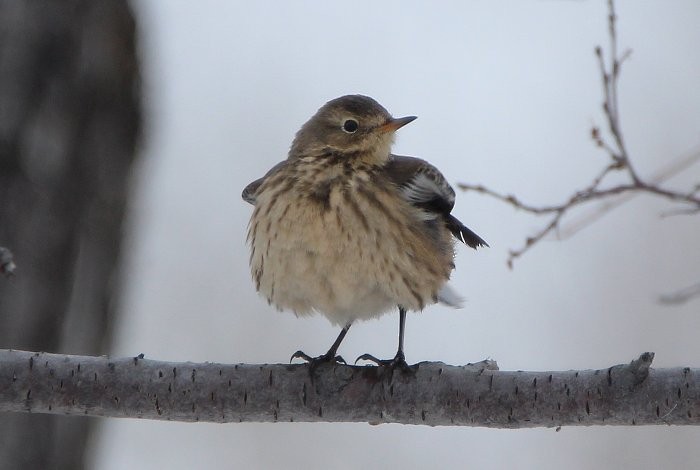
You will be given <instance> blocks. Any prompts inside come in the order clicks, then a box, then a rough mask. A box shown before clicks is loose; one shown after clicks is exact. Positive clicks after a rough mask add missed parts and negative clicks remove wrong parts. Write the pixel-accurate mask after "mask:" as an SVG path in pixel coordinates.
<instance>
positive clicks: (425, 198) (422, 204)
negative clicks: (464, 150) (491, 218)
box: [384, 155, 489, 248]
mask: <svg viewBox="0 0 700 470" xmlns="http://www.w3.org/2000/svg"><path fill="white" fill-rule="evenodd" d="M384 169H385V172H386V175H387V176H388V177H389V179H390V180H391V181H393V182H394V183H395V184H396V185H397V186H398V187H399V189H400V190H401V193H402V195H403V197H404V198H405V199H406V200H407V201H408V202H410V203H411V204H413V205H414V206H416V207H418V208H420V209H422V211H423V214H424V217H425V219H426V220H434V219H436V218H438V217H442V219H443V220H444V221H445V224H446V226H447V228H448V229H449V230H450V231H451V232H452V234H453V235H454V236H455V238H457V239H458V240H460V241H462V242H463V243H465V244H467V245H469V246H470V247H472V248H477V247H479V246H489V245H488V243H486V242H485V241H484V240H483V239H482V238H481V237H479V236H478V235H477V234H476V233H474V232H472V231H471V230H470V229H468V228H467V227H465V226H464V224H462V222H460V221H459V220H457V218H456V217H455V216H453V215H452V214H450V212H452V208H453V207H454V205H455V192H454V189H452V187H451V186H450V185H449V183H448V182H447V180H445V177H444V176H443V175H442V173H440V171H439V170H438V169H437V168H435V167H434V166H433V165H431V164H430V163H428V162H426V161H425V160H421V159H420V158H414V157H402V156H398V155H392V156H391V158H390V160H389V163H387V165H386V166H385V167H384Z"/></svg>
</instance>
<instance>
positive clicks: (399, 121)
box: [378, 116, 418, 133]
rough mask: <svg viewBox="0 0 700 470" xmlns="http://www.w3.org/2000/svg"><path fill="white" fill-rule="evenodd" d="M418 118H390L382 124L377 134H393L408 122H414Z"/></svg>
mask: <svg viewBox="0 0 700 470" xmlns="http://www.w3.org/2000/svg"><path fill="white" fill-rule="evenodd" d="M417 118H418V116H406V117H402V118H391V119H389V120H388V121H387V122H386V124H382V125H381V126H379V127H378V129H379V132H382V133H384V132H394V131H395V130H397V129H399V128H401V127H403V126H405V125H406V124H408V123H409V122H412V121H414V120H416V119H417Z"/></svg>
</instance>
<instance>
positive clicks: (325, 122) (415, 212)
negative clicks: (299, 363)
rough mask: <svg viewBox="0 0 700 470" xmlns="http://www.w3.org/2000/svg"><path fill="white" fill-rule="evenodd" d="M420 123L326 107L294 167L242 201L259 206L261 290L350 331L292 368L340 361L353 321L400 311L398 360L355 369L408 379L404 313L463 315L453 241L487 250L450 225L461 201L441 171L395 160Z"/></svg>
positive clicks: (376, 109) (362, 100) (288, 165)
mask: <svg viewBox="0 0 700 470" xmlns="http://www.w3.org/2000/svg"><path fill="white" fill-rule="evenodd" d="M414 119H416V117H415V116H407V117H403V118H393V117H392V116H391V115H390V114H389V113H388V112H387V110H386V109H384V108H383V107H382V106H381V105H380V104H379V103H377V102H376V101H375V100H373V99H372V98H369V97H367V96H362V95H348V96H342V97H340V98H337V99H334V100H332V101H329V102H328V103H326V104H325V105H324V106H323V107H321V109H319V110H318V112H317V113H316V114H315V115H314V116H313V117H312V118H311V119H309V121H308V122H307V123H306V124H304V125H303V126H302V128H301V129H300V130H299V132H297V134H296V137H295V139H294V141H293V142H292V146H291V149H290V151H289V156H288V158H287V159H286V160H284V161H282V162H280V163H278V164H277V165H275V166H274V167H273V168H272V169H271V170H270V171H268V173H267V174H266V175H265V176H263V177H262V178H260V179H258V180H256V181H254V182H252V183H250V184H249V185H248V186H247V187H246V188H245V189H244V190H243V199H244V200H246V201H247V202H249V203H251V204H253V205H254V206H255V210H254V211H253V215H252V217H251V219H250V224H249V227H248V242H249V243H250V268H251V273H252V276H253V279H254V281H255V288H256V289H257V290H258V292H259V293H260V294H261V295H263V296H264V297H265V298H266V299H267V301H268V303H270V304H272V305H274V306H275V307H277V308H278V309H280V310H282V309H290V310H292V311H293V312H294V313H295V314H296V315H298V316H304V315H312V314H315V313H321V314H322V315H324V316H326V317H327V318H328V319H329V320H330V321H331V322H332V323H334V324H336V325H339V326H342V327H343V329H342V331H341V332H340V335H339V336H338V338H337V339H336V340H335V342H334V343H333V345H332V346H331V348H330V349H329V350H328V352H327V353H326V354H324V355H322V356H318V357H316V358H312V357H310V356H308V355H307V354H305V353H303V352H301V351H297V352H296V353H294V355H293V356H292V359H293V358H295V357H297V358H303V359H305V360H307V361H309V362H310V363H312V364H317V363H318V362H320V361H342V358H341V357H340V356H336V353H337V350H338V346H339V345H340V343H341V341H342V340H343V338H344V337H345V334H346V333H347V331H348V329H349V328H350V326H351V325H352V323H353V322H354V321H355V320H366V319H369V318H376V317H378V316H379V315H382V314H384V313H387V312H388V311H390V310H392V309H394V308H396V307H398V309H399V347H398V351H397V353H396V356H395V357H394V359H391V360H385V361H383V360H379V359H377V358H375V357H374V356H371V355H369V354H365V355H362V356H360V358H358V359H365V360H371V361H373V362H375V363H377V364H378V365H390V366H392V367H395V366H401V367H406V361H405V356H404V352H403V337H404V328H405V322H406V311H407V310H414V311H420V310H423V308H424V307H425V306H426V305H429V304H432V303H435V302H442V303H445V304H447V305H451V306H455V307H457V306H459V302H460V299H459V297H458V296H457V295H456V294H455V293H454V291H452V289H450V287H449V286H448V285H447V281H448V279H449V277H450V273H451V271H452V270H453V269H454V267H455V265H454V240H453V238H452V237H453V236H454V237H455V238H456V239H458V240H460V241H462V242H464V243H466V244H467V245H469V246H471V247H472V248H477V247H479V246H488V245H487V243H486V242H485V241H484V240H482V239H481V238H480V237H479V236H478V235H476V234H475V233H474V232H472V231H471V230H469V229H468V228H467V227H465V226H464V225H463V224H462V223H461V222H460V221H459V220H457V219H456V218H455V217H454V216H453V215H451V214H450V212H451V211H452V207H453V206H454V203H455V192H454V190H453V189H452V188H451V187H450V185H449V184H448V183H447V182H446V181H445V178H444V176H443V175H442V174H441V173H440V172H439V171H438V170H437V169H436V168H435V167H434V166H432V165H430V164H429V163H428V162H426V161H424V160H421V159H418V158H412V157H401V156H397V155H392V154H391V153H390V152H391V145H392V143H393V142H394V133H395V131H396V130H397V129H399V128H400V127H402V126H404V125H406V124H408V123H409V122H411V121H413V120H414ZM343 362H344V361H343Z"/></svg>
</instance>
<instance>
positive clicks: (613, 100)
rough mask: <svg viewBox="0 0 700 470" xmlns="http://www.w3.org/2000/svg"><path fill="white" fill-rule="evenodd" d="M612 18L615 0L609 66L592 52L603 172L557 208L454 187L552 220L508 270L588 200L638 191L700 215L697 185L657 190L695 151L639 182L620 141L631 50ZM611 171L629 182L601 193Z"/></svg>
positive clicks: (594, 134)
mask: <svg viewBox="0 0 700 470" xmlns="http://www.w3.org/2000/svg"><path fill="white" fill-rule="evenodd" d="M616 20H617V16H616V13H615V4H614V1H613V0H608V32H609V41H610V44H609V48H610V57H609V63H607V64H606V60H605V57H604V54H603V49H602V48H601V47H600V46H598V47H596V48H595V54H596V57H597V58H598V64H599V67H600V75H601V81H602V84H603V112H604V114H605V118H606V120H607V124H608V131H609V134H610V136H611V137H612V141H613V143H610V142H608V141H607V140H606V139H605V138H604V137H603V136H602V134H601V132H600V129H599V128H598V127H593V129H591V138H592V139H593V141H594V143H595V144H596V146H598V147H599V148H602V149H603V150H604V151H605V152H606V153H607V154H608V156H609V157H610V160H609V162H608V164H607V165H606V166H605V167H604V168H603V169H602V171H600V172H599V174H598V175H597V176H596V177H595V178H594V179H593V180H592V182H591V183H590V184H589V185H588V186H586V187H585V188H584V189H582V190H579V191H576V192H575V193H574V194H573V195H572V196H570V197H569V199H568V200H567V201H565V202H563V203H561V204H556V205H547V206H541V207H538V206H534V205H530V204H525V203H523V202H521V201H520V200H519V199H517V198H516V197H515V196H513V195H505V194H502V193H500V192H498V191H494V190H492V189H489V188H486V187H484V186H483V185H470V184H459V185H458V186H459V188H461V189H462V190H464V191H476V192H479V193H481V194H486V195H488V196H490V197H494V198H496V199H499V200H501V201H503V202H505V203H507V204H510V205H511V206H513V207H514V208H516V209H520V210H524V211H526V212H529V213H531V214H535V215H549V216H550V219H549V221H548V222H547V223H546V224H545V225H544V227H542V228H541V229H540V230H538V231H537V232H536V233H535V234H534V235H532V236H530V237H528V238H526V239H525V243H524V244H523V246H522V247H520V248H518V249H514V250H510V252H509V254H508V260H507V263H508V267H510V268H512V267H513V262H514V261H515V259H517V258H519V257H520V256H522V255H524V254H525V253H526V252H527V251H528V250H530V249H531V248H532V247H533V246H534V245H535V244H536V243H537V242H539V241H540V240H542V239H543V238H544V237H546V236H547V235H549V234H550V233H552V232H554V231H556V232H557V233H559V232H558V229H559V226H560V222H561V220H562V218H563V217H564V215H566V214H567V213H569V212H570V211H572V210H573V209H575V208H577V207H579V206H581V205H583V204H586V203H588V202H591V201H600V200H609V199H610V198H612V197H617V198H618V201H619V196H620V195H622V194H626V195H629V196H632V195H636V194H640V193H647V194H651V195H653V196H657V197H662V198H666V199H668V200H670V201H672V202H674V203H681V204H683V206H682V207H681V208H679V209H677V210H674V211H673V214H697V213H700V197H699V196H698V192H700V190H699V188H700V185H698V186H696V187H695V188H693V189H691V190H689V191H688V190H686V191H674V190H670V189H667V188H663V187H661V186H660V184H661V183H662V182H663V181H664V180H665V179H667V178H668V177H670V176H672V175H673V174H676V173H677V172H679V171H682V170H684V169H685V168H687V167H688V166H689V165H691V164H693V163H695V162H697V161H698V160H700V152H697V153H694V154H693V155H691V156H690V157H689V158H685V159H683V160H682V161H679V162H674V163H673V164H672V165H671V168H670V169H667V170H665V171H664V172H663V174H659V176H657V177H653V178H650V179H643V178H641V177H640V176H639V174H638V173H637V171H636V170H635V168H634V165H633V164H632V161H631V159H630V156H629V154H628V152H627V147H626V146H625V142H624V139H623V134H622V128H621V124H620V107H619V103H618V91H617V87H618V80H619V77H620V71H621V67H622V64H623V62H624V61H625V60H626V59H627V58H628V57H629V56H630V54H631V51H630V50H625V51H624V52H622V54H618V47H617V29H616ZM615 171H623V172H626V174H627V177H628V179H629V181H628V182H626V183H622V184H619V185H617V186H612V187H609V188H606V189H600V185H601V183H602V182H603V180H604V179H605V178H606V176H607V175H608V174H610V173H612V172H615ZM617 205H618V204H607V205H606V206H603V207H602V208H601V209H600V211H601V212H602V211H607V210H609V209H611V208H614V207H616V206H617ZM595 219H597V217H588V218H587V219H586V220H585V221H583V222H579V223H578V224H577V226H576V227H575V228H573V229H570V230H569V231H568V232H569V235H570V234H571V233H573V232H574V231H577V230H579V229H580V228H581V227H582V226H583V225H586V224H587V223H589V222H591V221H592V220H595Z"/></svg>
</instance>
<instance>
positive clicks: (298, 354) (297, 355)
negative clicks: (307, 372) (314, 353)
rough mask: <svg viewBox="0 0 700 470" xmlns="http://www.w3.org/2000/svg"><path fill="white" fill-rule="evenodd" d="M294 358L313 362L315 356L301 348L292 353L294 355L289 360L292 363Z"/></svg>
mask: <svg viewBox="0 0 700 470" xmlns="http://www.w3.org/2000/svg"><path fill="white" fill-rule="evenodd" d="M294 359H303V360H305V361H306V362H313V361H314V358H313V357H311V356H309V355H308V354H306V353H305V352H304V351H302V350H301V349H300V350H299V351H297V352H295V353H294V354H292V357H290V358H289V362H290V363H291V362H292V361H293V360H294Z"/></svg>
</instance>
